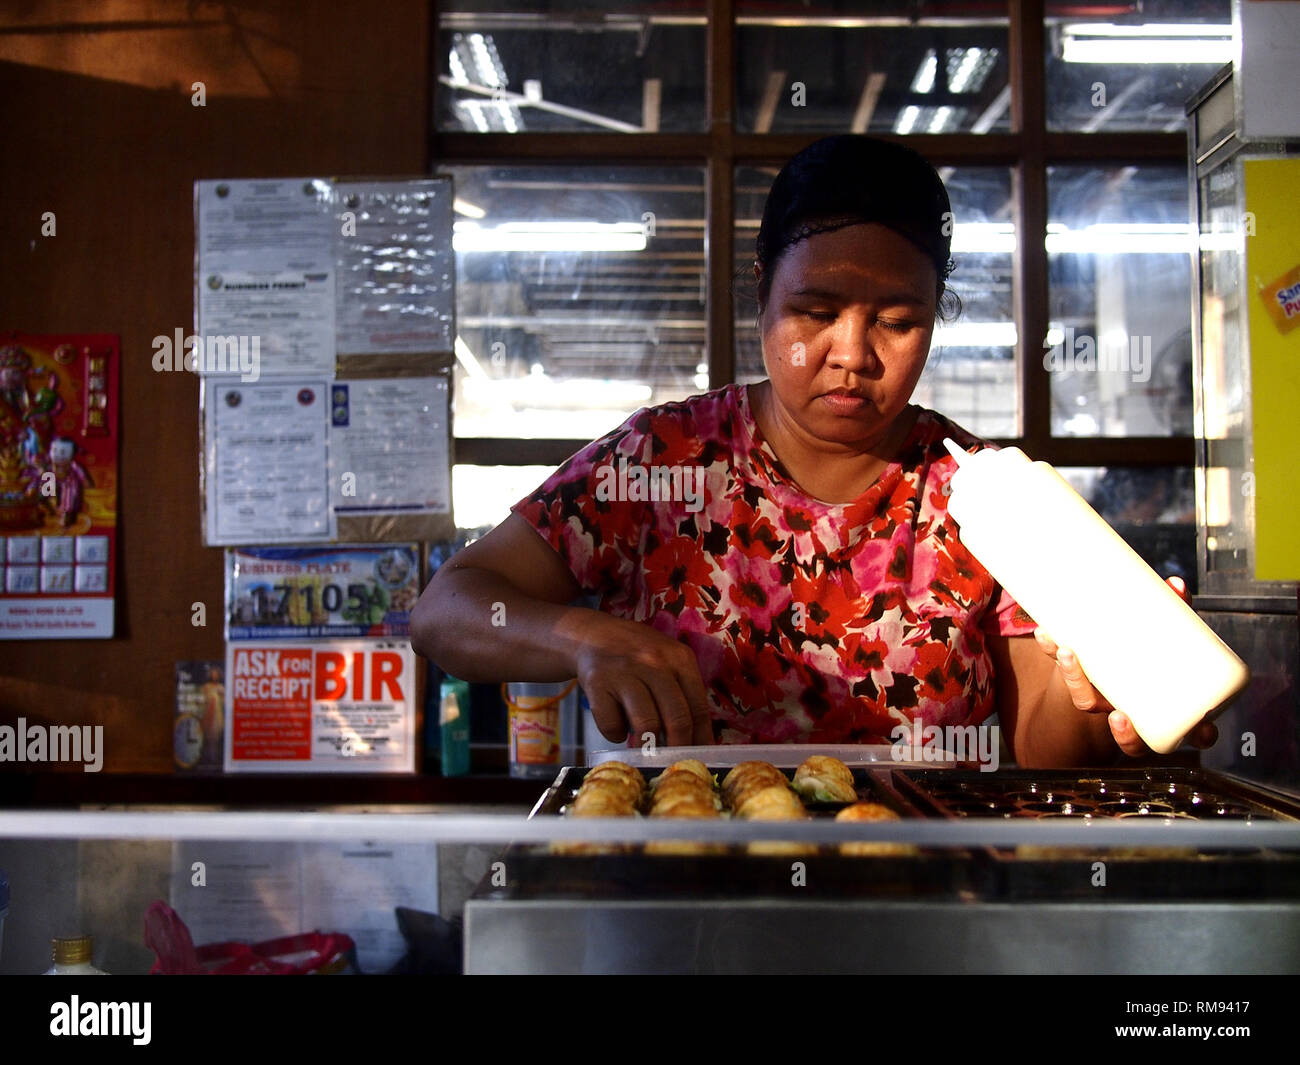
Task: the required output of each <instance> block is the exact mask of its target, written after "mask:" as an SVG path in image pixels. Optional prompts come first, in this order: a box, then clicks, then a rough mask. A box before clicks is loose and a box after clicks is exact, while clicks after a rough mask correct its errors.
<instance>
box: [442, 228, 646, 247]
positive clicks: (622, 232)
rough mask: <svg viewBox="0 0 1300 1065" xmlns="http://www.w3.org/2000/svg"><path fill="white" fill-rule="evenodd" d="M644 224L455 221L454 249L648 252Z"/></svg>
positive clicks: (453, 232)
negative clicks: (488, 223) (483, 222)
mask: <svg viewBox="0 0 1300 1065" xmlns="http://www.w3.org/2000/svg"><path fill="white" fill-rule="evenodd" d="M645 246H646V236H645V226H643V225H642V224H641V223H640V222H609V223H606V222H503V223H501V224H500V225H497V226H480V225H479V224H478V223H477V222H460V221H458V222H455V223H453V226H452V247H453V248H454V249H455V250H456V251H460V252H476V251H644V250H645Z"/></svg>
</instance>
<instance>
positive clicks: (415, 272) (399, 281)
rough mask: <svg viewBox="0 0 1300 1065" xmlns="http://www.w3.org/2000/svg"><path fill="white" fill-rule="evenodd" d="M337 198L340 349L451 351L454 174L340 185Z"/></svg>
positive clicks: (335, 192)
mask: <svg viewBox="0 0 1300 1065" xmlns="http://www.w3.org/2000/svg"><path fill="white" fill-rule="evenodd" d="M331 199H332V201H333V208H334V225H333V227H332V228H333V235H334V241H335V257H336V263H335V265H336V270H337V273H338V286H337V290H338V295H337V300H336V303H337V307H338V315H337V330H338V332H337V342H338V350H339V352H340V354H345V353H352V354H423V353H426V352H447V351H451V350H452V343H453V341H454V340H455V335H454V333H455V330H454V319H455V310H456V306H455V305H456V289H455V253H454V252H453V251H452V246H451V231H452V210H451V203H452V184H451V179H450V178H445V177H444V178H427V179H423V180H413V181H349V182H339V183H338V184H336V185H335V186H334V188H333V191H332V195H331Z"/></svg>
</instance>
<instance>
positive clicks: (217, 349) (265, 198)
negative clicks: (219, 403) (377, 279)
mask: <svg viewBox="0 0 1300 1065" xmlns="http://www.w3.org/2000/svg"><path fill="white" fill-rule="evenodd" d="M195 214H196V224H197V227H198V240H197V245H198V256H197V260H198V261H197V273H198V276H197V293H198V295H197V305H198V339H199V342H200V343H201V344H202V345H203V360H202V362H201V364H200V367H199V368H200V369H201V370H202V371H203V372H207V373H227V374H228V373H231V372H232V369H233V368H232V367H231V366H230V365H229V362H230V355H229V353H230V352H232V351H237V352H239V353H240V356H241V359H242V364H241V365H240V366H239V370H240V373H241V377H242V379H243V380H244V381H248V380H250V379H251V380H256V379H257V378H258V377H262V376H268V375H275V374H332V373H333V372H334V289H335V277H334V249H333V226H332V223H331V216H330V206H329V183H328V182H325V181H320V180H311V179H306V178H283V179H276V180H261V179H257V180H247V181H199V182H196V183H195ZM195 354H197V353H195ZM253 355H255V358H254V357H252V356H253ZM250 361H251V362H252V364H253V366H254V370H253V373H252V374H251V375H250V373H249V370H248V365H249V363H250Z"/></svg>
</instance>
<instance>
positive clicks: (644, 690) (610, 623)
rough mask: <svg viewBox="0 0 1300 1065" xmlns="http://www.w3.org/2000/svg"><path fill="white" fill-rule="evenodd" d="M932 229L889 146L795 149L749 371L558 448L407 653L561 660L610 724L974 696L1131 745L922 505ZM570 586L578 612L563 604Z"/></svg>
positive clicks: (1016, 727) (926, 469) (1034, 756)
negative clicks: (591, 600)
mask: <svg viewBox="0 0 1300 1065" xmlns="http://www.w3.org/2000/svg"><path fill="white" fill-rule="evenodd" d="M951 222H952V214H951V211H950V207H949V202H948V196H947V192H946V190H945V189H944V187H943V182H942V181H941V180H940V179H939V176H938V175H937V174H936V173H935V171H934V169H933V168H932V167H931V166H930V165H929V164H928V163H926V162H925V161H924V160H923V159H922V158H921V157H920V156H919V155H917V154H916V153H914V152H912V151H910V150H909V149H906V148H903V147H900V146H897V145H892V144H889V143H885V142H882V141H878V140H874V139H872V138H868V137H863V136H856V135H845V136H837V137H828V138H825V139H823V140H820V141H818V142H816V143H815V144H813V145H811V146H809V147H808V148H806V149H805V150H804V151H802V152H800V153H799V154H798V155H797V156H795V157H794V158H793V159H792V160H791V161H790V162H789V163H788V164H787V165H786V166H785V167H784V168H783V169H782V171H781V173H780V174H779V175H778V176H777V179H776V181H775V183H774V184H773V186H772V190H771V192H770V194H769V196H768V200H767V204H766V206H765V209H764V212H763V220H762V224H761V227H760V229H759V234H758V241H757V258H756V260H755V263H754V273H755V280H756V281H757V286H758V303H759V328H760V331H761V335H762V344H763V359H764V364H765V366H766V369H767V373H768V379H767V380H766V381H763V382H761V383H760V384H757V385H753V386H748V387H743V386H735V385H733V386H729V387H727V388H723V389H720V390H718V391H715V392H711V393H709V394H707V395H704V396H696V397H692V398H691V399H688V400H686V401H684V402H680V403H669V404H665V405H663V406H660V407H656V408H650V409H646V410H642V411H639V412H637V413H636V414H634V415H633V416H632V417H631V418H629V419H628V421H627V422H626V423H624V424H623V425H622V426H620V427H619V428H618V429H616V430H614V431H613V432H612V433H610V434H608V435H607V436H605V437H603V438H601V439H600V440H597V441H595V442H594V443H592V444H590V445H588V446H587V447H586V448H584V449H583V450H582V451H580V452H579V453H578V454H577V455H575V456H574V457H573V458H571V459H570V460H569V461H568V462H567V463H565V464H564V465H563V466H562V467H561V468H560V469H559V470H558V471H557V472H556V473H555V474H554V475H553V476H552V477H550V478H549V479H548V480H547V481H546V483H545V484H543V485H542V486H541V487H540V488H539V489H538V490H537V491H536V492H534V493H533V494H531V495H530V496H528V497H527V498H526V499H524V500H522V501H520V502H519V503H518V504H516V505H515V507H514V508H513V511H512V513H511V515H510V517H509V518H507V519H506V521H504V522H503V523H502V524H501V525H500V526H498V527H497V528H496V529H494V530H493V531H492V532H491V533H489V534H488V535H487V536H485V537H484V538H482V539H481V540H478V541H477V542H475V543H473V544H471V545H470V546H468V547H467V548H465V549H464V550H463V551H461V552H460V553H459V554H458V555H456V556H455V557H454V558H453V559H452V560H451V561H450V562H448V563H447V564H446V565H444V566H443V567H442V568H441V569H440V570H439V571H438V573H437V575H436V576H435V577H434V579H433V581H432V582H431V583H430V585H429V587H428V588H427V589H426V590H425V592H424V595H423V596H422V597H421V599H420V602H419V603H418V605H417V606H416V609H415V612H414V615H413V617H412V632H413V634H414V635H413V639H412V643H413V644H414V646H415V647H416V649H417V650H418V651H419V652H420V653H421V654H424V655H426V656H427V657H429V658H430V659H432V660H433V661H435V662H436V663H438V665H439V666H441V667H442V668H444V669H445V670H447V671H448V672H449V673H452V674H454V675H456V676H458V677H462V678H464V679H466V680H470V681H500V680H503V679H511V680H520V681H524V680H532V681H558V680H562V679H566V678H569V677H574V676H576V677H577V678H578V680H579V682H580V683H581V685H582V687H583V690H584V691H585V692H586V693H587V697H588V700H589V701H590V703H591V707H592V713H593V716H594V718H595V721H596V723H597V725H598V726H599V728H600V730H601V732H602V733H603V734H604V735H605V736H607V737H608V738H610V739H612V740H622V739H623V738H625V737H626V736H627V734H628V732H629V731H630V732H631V733H632V734H633V735H636V736H641V735H643V734H644V733H647V732H649V733H662V734H666V737H667V740H668V742H669V743H670V744H686V743H691V742H694V743H711V742H715V741H718V742H800V741H807V742H827V743H834V742H851V743H852V742H856V743H887V742H889V741H890V737H891V733H892V732H893V730H894V729H895V728H896V727H897V726H899V725H900V724H903V725H906V724H908V723H910V722H913V721H915V722H916V723H919V724H923V725H932V724H933V725H940V726H943V725H977V724H979V723H981V722H982V721H984V720H985V719H986V718H987V717H988V716H989V715H990V714H992V713H993V712H994V711H995V710H996V711H998V712H999V714H1000V722H1001V727H1002V731H1003V735H1004V736H1005V737H1006V739H1007V740H1008V744H1009V746H1010V747H1011V749H1012V752H1013V754H1014V755H1015V757H1016V758H1017V761H1018V762H1019V763H1020V764H1022V765H1032V766H1053V765H1071V764H1097V763H1107V762H1110V761H1112V760H1113V759H1114V758H1115V757H1116V756H1117V754H1118V752H1119V751H1121V750H1122V751H1124V752H1125V753H1127V754H1134V755H1136V754H1140V753H1143V752H1144V751H1146V748H1145V745H1144V744H1143V743H1142V742H1141V740H1140V739H1138V737H1137V735H1136V733H1135V732H1134V731H1133V728H1132V725H1131V724H1130V723H1129V722H1128V720H1127V719H1126V718H1125V717H1124V715H1122V714H1120V713H1119V712H1114V713H1112V714H1110V715H1109V717H1108V714H1107V711H1109V710H1110V707H1109V706H1108V705H1107V704H1106V703H1105V702H1104V700H1103V699H1101V697H1100V696H1099V695H1098V693H1096V692H1095V691H1094V689H1093V688H1092V686H1091V685H1090V684H1089V682H1088V680H1087V678H1086V677H1085V676H1084V675H1083V673H1082V671H1081V670H1080V668H1079V665H1078V662H1077V661H1076V660H1075V658H1074V657H1073V655H1072V654H1070V652H1069V651H1068V650H1066V649H1058V648H1057V647H1055V646H1054V645H1053V644H1052V643H1051V641H1050V639H1048V638H1047V637H1046V636H1045V635H1044V634H1041V633H1040V634H1038V637H1037V639H1036V638H1035V626H1034V623H1033V622H1032V621H1031V620H1030V619H1029V618H1028V617H1027V616H1026V615H1025V614H1024V612H1023V611H1021V610H1020V609H1019V607H1018V606H1017V605H1016V603H1015V602H1013V601H1012V600H1011V599H1010V597H1009V596H1007V595H1006V594H1005V593H1004V592H1002V590H1001V589H1000V588H999V587H998V586H997V585H996V584H995V583H994V581H993V580H992V578H991V577H990V576H989V574H988V572H987V571H986V570H985V569H984V568H983V567H982V566H981V565H980V564H979V563H978V562H977V561H976V560H975V559H974V558H973V557H972V556H971V555H970V554H969V553H968V552H967V551H966V550H965V548H964V547H963V546H962V544H961V540H960V536H959V534H958V531H957V527H956V525H955V524H954V522H953V521H952V520H951V519H950V518H949V517H948V514H947V495H946V485H947V482H948V479H949V477H950V476H951V475H952V473H953V472H955V463H954V460H953V459H952V457H951V456H950V455H949V454H948V453H947V452H946V451H945V449H944V448H943V446H942V441H943V439H944V437H952V438H953V439H954V440H956V441H957V442H958V443H960V444H961V445H962V446H963V447H965V448H966V449H967V450H973V449H975V448H977V447H980V446H983V444H984V442H983V441H981V440H979V439H978V438H977V437H974V436H972V435H971V434H970V433H968V432H966V431H965V430H963V429H961V428H960V427H958V426H956V425H954V424H953V423H952V422H950V421H948V420H947V419H945V418H943V417H942V416H941V415H939V414H936V413H935V412H933V411H929V410H924V409H922V408H919V407H917V406H915V405H912V404H911V403H910V399H911V396H912V392H913V390H914V389H915V387H916V383H917V380H918V379H919V378H920V376H921V371H922V369H923V368H924V367H925V361H926V357H927V354H928V352H929V349H930V341H931V337H932V334H933V330H934V323H935V320H936V317H937V316H939V314H940V311H941V308H942V309H943V310H944V311H945V312H946V311H949V310H950V308H949V307H948V304H949V303H951V302H952V298H951V296H950V294H949V292H948V290H947V288H946V281H947V277H948V274H949V272H950V270H951V263H950V262H949V259H948V254H949V249H950V244H951V237H950V234H951V231H952V224H951ZM584 592H585V593H589V594H590V593H594V594H596V595H598V596H599V598H600V608H599V609H590V608H587V607H580V606H573V605H570V604H571V603H572V602H573V601H574V600H575V599H576V598H577V597H579V596H580V595H582V594H583V593H584ZM1207 730H1208V731H1207ZM1213 734H1214V733H1213V726H1212V725H1208V724H1205V723H1203V724H1202V725H1201V726H1199V727H1198V731H1197V733H1196V735H1195V736H1194V737H1193V739H1194V741H1195V742H1200V743H1205V742H1207V741H1211V742H1212V738H1213Z"/></svg>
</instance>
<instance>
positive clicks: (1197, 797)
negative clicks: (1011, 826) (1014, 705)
mask: <svg viewBox="0 0 1300 1065" xmlns="http://www.w3.org/2000/svg"><path fill="white" fill-rule="evenodd" d="M889 783H890V786H891V788H892V789H893V790H895V791H896V792H897V794H898V795H899V796H900V798H903V799H905V800H906V801H908V802H909V803H911V804H912V805H914V806H915V807H916V808H917V809H918V810H920V811H922V812H923V815H926V816H938V817H948V818H963V817H995V818H996V817H1032V818H1050V819H1057V818H1075V819H1078V818H1108V817H1121V816H1122V817H1150V818H1152V819H1153V820H1160V819H1163V818H1175V819H1188V818H1191V819H1194V820H1200V821H1206V820H1214V819H1225V820H1233V821H1251V820H1286V821H1295V820H1300V802H1294V801H1291V800H1289V799H1287V798H1285V797H1283V796H1282V795H1279V794H1277V793H1274V792H1268V791H1265V790H1263V789H1257V788H1254V787H1252V786H1251V785H1249V784H1245V783H1242V782H1239V781H1236V780H1233V779H1231V778H1228V777H1225V776H1222V775H1221V774H1217V773H1214V772H1212V771H1210V770H1205V769H1190V768H1176V767H1170V768H1150V769H1115V770H1106V771H1104V772H1103V771H1097V770H1082V771H1080V770H1073V771H1065V770H1031V769H1013V770H1002V771H1000V772H998V773H996V774H981V773H967V772H962V771H951V770H944V771H942V772H938V773H936V772H930V771H926V770H907V769H899V770H895V771H893V773H892V774H891V776H890V781H889ZM981 858H982V860H983V862H982V864H985V865H986V866H987V868H988V870H989V879H988V882H987V890H989V891H990V892H991V893H993V894H995V895H996V896H998V897H1001V898H1006V899H1018V898H1042V897H1052V898H1070V897H1085V896H1092V897H1099V898H1101V897H1107V898H1109V897H1118V898H1164V899H1170V898H1206V897H1209V898H1233V899H1256V898H1278V897H1284V898H1300V853H1297V852H1293V851H1275V850H1268V849H1264V848H1261V849H1259V850H1255V851H1240V850H1200V851H1195V852H1192V853H1184V854H1178V853H1170V852H1169V851H1168V850H1161V849H1159V848H1156V849H1153V848H1133V849H1128V850H1104V849H1100V848H1093V849H1090V848H1079V847H1070V848H1059V849H1055V848H1052V849H1049V848H1016V849H1007V848H997V847H988V848H984V849H983V851H982V854H981ZM1097 862H1102V863H1104V866H1105V867H1104V870H1102V872H1103V873H1104V876H1105V881H1104V884H1101V883H1098V879H1097V877H1098V869H1097V868H1096V867H1095V863H1097ZM1103 888H1104V890H1103Z"/></svg>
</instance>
